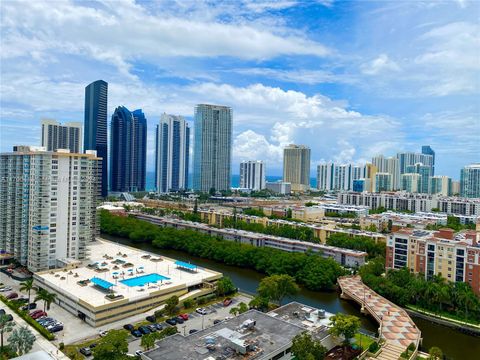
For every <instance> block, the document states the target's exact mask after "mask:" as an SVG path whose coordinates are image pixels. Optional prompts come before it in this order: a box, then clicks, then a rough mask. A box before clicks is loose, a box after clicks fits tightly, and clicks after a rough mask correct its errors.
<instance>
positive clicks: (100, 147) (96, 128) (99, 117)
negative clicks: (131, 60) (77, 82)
mask: <svg viewBox="0 0 480 360" xmlns="http://www.w3.org/2000/svg"><path fill="white" fill-rule="evenodd" d="M107 102H108V84H107V82H105V81H103V80H97V81H94V82H93V83H91V84H90V85H88V86H87V87H86V88H85V118H84V134H83V150H84V151H87V150H96V151H97V156H98V157H101V158H102V191H101V194H102V197H106V196H107V195H108V170H107V169H108V161H107V157H108V148H107Z"/></svg>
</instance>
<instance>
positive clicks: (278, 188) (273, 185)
mask: <svg viewBox="0 0 480 360" xmlns="http://www.w3.org/2000/svg"><path fill="white" fill-rule="evenodd" d="M265 188H266V189H267V190H270V191H271V192H273V193H274V194H280V195H289V194H290V193H291V192H292V184H290V183H288V182H284V181H281V180H278V181H267V182H266V183H265Z"/></svg>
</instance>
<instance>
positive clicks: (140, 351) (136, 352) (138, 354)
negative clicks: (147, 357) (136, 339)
mask: <svg viewBox="0 0 480 360" xmlns="http://www.w3.org/2000/svg"><path fill="white" fill-rule="evenodd" d="M142 354H143V351H142V350H137V351H135V355H137V356H140V355H142Z"/></svg>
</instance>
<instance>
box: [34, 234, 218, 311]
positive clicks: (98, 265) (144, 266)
mask: <svg viewBox="0 0 480 360" xmlns="http://www.w3.org/2000/svg"><path fill="white" fill-rule="evenodd" d="M89 250H90V254H91V256H90V259H88V260H86V261H84V262H83V263H82V265H81V266H79V267H78V268H76V269H69V270H66V269H57V270H47V271H43V272H39V273H35V278H37V279H38V280H39V281H43V282H44V283H45V284H46V285H48V286H50V287H51V288H52V289H54V290H56V291H58V292H59V293H62V294H65V295H66V296H68V297H70V298H72V299H74V300H77V301H78V300H82V301H84V302H86V303H87V304H89V305H91V306H93V307H98V306H101V305H106V304H114V302H113V301H110V300H107V299H106V298H105V291H102V290H101V289H99V288H98V286H100V287H103V288H104V289H110V290H113V292H114V293H115V294H118V295H122V296H123V299H127V300H129V301H137V300H141V299H143V298H147V297H149V296H151V294H152V293H158V292H159V291H160V290H168V289H170V288H173V287H177V286H185V287H190V286H194V285H197V284H201V283H202V282H204V281H208V280H210V279H212V280H213V279H215V278H219V276H221V273H219V272H216V271H213V270H209V269H206V268H203V267H196V272H192V271H186V270H185V269H182V268H179V267H178V266H176V265H175V260H174V259H170V258H167V257H165V256H162V255H161V250H160V249H159V252H160V254H153V253H148V252H145V251H142V250H139V249H135V248H132V247H129V246H125V245H121V244H117V243H114V242H110V241H106V240H102V239H98V240H97V241H95V242H94V243H92V244H91V245H89ZM150 274H158V275H160V276H163V277H166V278H168V280H166V281H162V282H156V283H153V282H152V283H148V284H144V286H141V284H143V283H142V282H139V285H138V286H128V285H126V284H124V283H122V280H129V279H135V278H137V277H140V276H145V275H150ZM93 279H95V280H93ZM79 282H82V283H83V284H81V283H79ZM96 285H98V286H96Z"/></svg>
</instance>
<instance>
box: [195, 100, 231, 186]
mask: <svg viewBox="0 0 480 360" xmlns="http://www.w3.org/2000/svg"><path fill="white" fill-rule="evenodd" d="M194 141H195V143H194V146H195V150H194V154H193V156H194V167H193V188H194V190H198V191H202V192H209V191H210V190H212V189H213V190H216V191H222V190H230V182H231V179H230V176H231V151H232V109H231V108H230V107H227V106H220V105H208V104H199V105H197V106H196V107H195V139H194Z"/></svg>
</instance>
